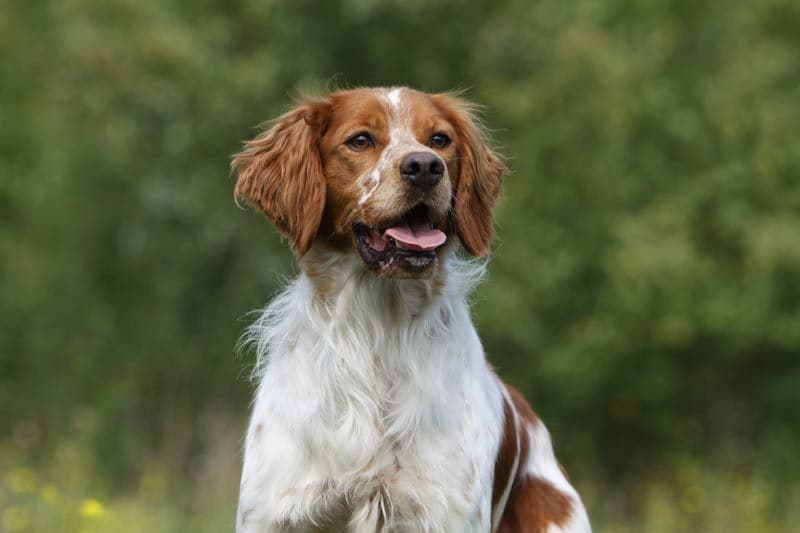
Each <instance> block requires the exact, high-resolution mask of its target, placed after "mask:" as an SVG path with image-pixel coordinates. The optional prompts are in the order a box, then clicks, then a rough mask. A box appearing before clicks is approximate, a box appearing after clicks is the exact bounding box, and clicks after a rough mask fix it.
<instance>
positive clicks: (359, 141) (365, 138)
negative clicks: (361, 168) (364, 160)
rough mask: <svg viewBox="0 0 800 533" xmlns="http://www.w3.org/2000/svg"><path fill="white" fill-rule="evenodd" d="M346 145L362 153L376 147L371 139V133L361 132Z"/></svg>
mask: <svg viewBox="0 0 800 533" xmlns="http://www.w3.org/2000/svg"><path fill="white" fill-rule="evenodd" d="M345 144H346V145H347V146H349V147H350V148H352V149H353V150H355V151H357V152H361V151H362V150H366V149H368V148H372V147H373V146H375V141H374V140H373V139H372V137H370V135H369V133H365V132H361V133H357V134H356V135H354V136H352V137H350V139H348V140H347V142H346V143H345Z"/></svg>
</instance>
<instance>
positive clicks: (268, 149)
mask: <svg viewBox="0 0 800 533" xmlns="http://www.w3.org/2000/svg"><path fill="white" fill-rule="evenodd" d="M329 113H330V103H329V102H328V101H327V100H307V101H305V102H303V103H301V104H300V105H298V106H297V107H295V108H294V109H293V110H291V111H289V112H288V113H286V114H285V115H283V116H281V117H279V118H278V119H277V120H275V121H274V123H273V126H272V127H271V128H270V129H269V130H267V131H265V132H264V133H262V134H261V135H259V136H258V137H256V138H255V139H253V140H252V141H247V142H246V143H245V145H244V150H243V151H242V152H240V153H238V154H236V155H235V156H234V157H233V161H232V163H231V169H232V170H233V172H234V173H236V174H237V175H238V179H237V181H236V188H235V191H234V196H235V198H236V199H242V200H244V201H245V202H247V203H248V204H250V205H252V206H254V207H256V208H258V209H259V210H260V211H261V212H262V213H264V214H265V215H266V216H267V218H268V219H269V220H270V221H271V222H272V223H273V224H275V226H276V227H277V228H278V230H279V231H280V232H281V233H283V234H284V235H286V236H287V237H288V238H289V239H290V240H291V241H292V244H293V246H294V249H295V251H296V252H297V254H298V255H300V256H302V255H304V254H305V253H306V252H307V251H308V249H309V248H310V247H311V243H312V241H313V240H314V236H315V235H316V233H317V230H318V229H319V225H320V222H321V221H322V213H323V211H324V209H325V175H324V173H323V170H322V158H321V157H320V152H319V138H320V136H321V135H322V132H323V131H324V129H325V126H326V125H327V121H328V115H329Z"/></svg>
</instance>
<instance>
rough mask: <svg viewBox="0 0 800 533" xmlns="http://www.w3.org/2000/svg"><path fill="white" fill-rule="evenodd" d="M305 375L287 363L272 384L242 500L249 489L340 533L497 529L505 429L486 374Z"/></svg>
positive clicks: (254, 434)
mask: <svg viewBox="0 0 800 533" xmlns="http://www.w3.org/2000/svg"><path fill="white" fill-rule="evenodd" d="M396 355H398V354H392V356H393V357H394V356H396ZM440 355H441V354H440ZM452 355H454V356H456V357H458V356H460V355H461V354H452ZM299 359H302V357H300V358H299ZM287 361H288V359H287ZM315 364H316V363H315ZM287 366H288V365H287ZM298 367H299V368H298ZM304 367H305V365H300V364H298V358H295V359H294V360H292V364H291V368H284V365H281V364H279V363H278V364H275V365H272V366H271V368H270V369H269V371H268V372H267V374H265V376H264V378H263V380H262V385H261V388H260V390H259V394H258V396H257V399H256V403H255V406H254V411H253V417H252V420H251V426H250V430H249V432H248V438H247V444H246V460H245V469H244V475H243V480H242V493H243V494H244V493H245V491H246V488H245V487H246V485H247V486H248V487H249V488H248V489H247V490H248V492H250V491H252V492H253V493H254V494H258V495H259V496H258V497H259V499H260V500H261V505H264V506H265V507H269V509H270V510H271V512H272V511H275V512H276V514H277V515H278V516H284V517H287V516H293V515H296V516H297V517H298V518H300V517H305V518H304V520H312V521H316V522H320V521H321V522H322V523H328V524H329V526H330V528H332V530H337V529H338V527H337V526H336V525H335V524H336V523H339V522H342V521H344V522H345V523H355V522H365V523H367V524H370V525H367V526H366V530H370V528H371V525H375V526H376V528H377V524H384V525H387V524H393V525H394V529H397V530H415V529H419V526H420V524H421V523H422V522H427V523H435V524H440V525H441V527H442V528H443V529H444V530H454V529H453V527H456V526H457V527H459V528H464V527H467V528H471V527H473V526H471V525H470V524H473V525H476V524H481V523H483V522H485V521H486V520H487V519H488V518H487V517H486V516H484V515H485V514H486V513H485V512H483V511H482V507H485V505H484V503H483V502H485V501H487V499H488V498H489V497H490V493H489V491H488V487H489V486H490V485H491V474H490V468H491V466H492V465H493V462H494V460H493V454H494V453H495V452H496V449H497V445H498V443H497V442H496V441H497V435H498V426H499V421H498V417H497V413H496V409H494V408H493V405H492V398H490V397H487V389H488V388H489V387H487V384H486V383H485V380H484V379H483V378H484V377H485V376H483V375H481V374H480V373H479V369H470V368H469V365H466V364H465V363H464V362H461V363H460V364H459V365H455V366H453V365H450V364H444V365H443V364H442V363H441V362H437V361H435V360H434V359H433V358H432V357H431V358H430V359H429V360H428V364H423V365H421V366H420V367H419V368H416V369H406V370H404V371H399V370H398V369H389V368H386V366H385V365H381V364H373V365H371V366H370V365H365V366H363V367H360V369H359V370H358V371H357V372H356V370H353V372H356V374H355V375H350V374H349V372H347V373H345V375H346V376H347V379H346V380H345V381H344V382H343V381H342V380H343V377H342V375H337V376H332V375H327V374H325V373H317V374H316V375H315V376H314V377H313V378H312V379H308V377H309V376H308V375H306V374H303V373H302V372H303V371H304V370H309V372H310V368H304ZM481 368H483V371H484V372H487V373H488V369H486V368H485V366H484V367H481ZM298 370H300V372H299V373H298ZM340 370H341V369H340ZM290 372H291V373H292V374H293V375H294V377H291V376H290V375H289V374H290ZM298 376H299V377H298ZM489 396H491V395H489ZM253 486H255V487H256V488H255V489H253V488H252V487H253ZM259 486H260V487H261V488H259ZM240 512H241V510H240ZM298 523H302V520H301V522H298ZM373 523H374V524H373ZM476 527H477V526H476ZM373 530H374V529H373ZM389 530H391V528H390V529H389Z"/></svg>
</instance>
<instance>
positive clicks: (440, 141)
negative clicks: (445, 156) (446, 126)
mask: <svg viewBox="0 0 800 533" xmlns="http://www.w3.org/2000/svg"><path fill="white" fill-rule="evenodd" d="M449 144H450V137H448V136H447V135H445V134H444V133H436V134H434V136H433V137H431V146H433V147H434V148H445V147H447V145H449Z"/></svg>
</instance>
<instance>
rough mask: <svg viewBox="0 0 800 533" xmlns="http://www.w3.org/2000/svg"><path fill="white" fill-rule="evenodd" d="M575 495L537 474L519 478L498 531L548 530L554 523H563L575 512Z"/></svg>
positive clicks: (535, 532) (526, 532)
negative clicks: (573, 498)
mask: <svg viewBox="0 0 800 533" xmlns="http://www.w3.org/2000/svg"><path fill="white" fill-rule="evenodd" d="M572 507H573V502H572V499H571V498H570V497H569V496H567V495H566V494H564V493H563V492H561V491H560V490H558V489H557V488H556V487H554V486H553V485H552V484H550V483H549V482H547V481H545V480H543V479H539V478H536V477H528V478H526V479H524V480H520V479H517V480H516V481H515V484H514V488H513V489H512V490H511V496H510V497H509V499H508V505H506V510H505V512H504V513H503V518H502V519H501V520H500V525H499V526H498V528H497V532H498V533H523V532H524V533H547V528H548V527H549V526H550V524H555V525H557V526H562V525H564V523H566V521H567V520H568V519H569V517H570V515H571V514H572Z"/></svg>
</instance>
